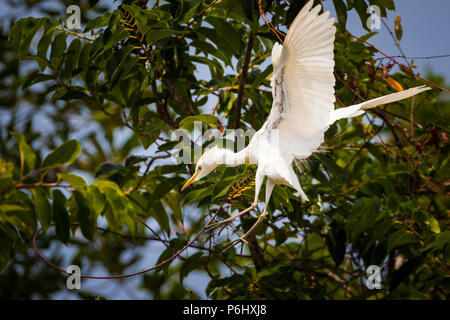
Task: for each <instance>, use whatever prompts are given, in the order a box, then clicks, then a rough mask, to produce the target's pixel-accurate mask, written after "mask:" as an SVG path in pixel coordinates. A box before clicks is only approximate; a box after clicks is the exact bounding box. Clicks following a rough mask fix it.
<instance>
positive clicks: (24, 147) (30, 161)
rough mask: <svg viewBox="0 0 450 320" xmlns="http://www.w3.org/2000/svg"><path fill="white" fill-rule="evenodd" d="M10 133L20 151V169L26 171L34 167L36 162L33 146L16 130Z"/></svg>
mask: <svg viewBox="0 0 450 320" xmlns="http://www.w3.org/2000/svg"><path fill="white" fill-rule="evenodd" d="M11 135H12V136H13V137H14V138H16V141H17V145H18V146H19V153H20V171H21V172H22V173H27V172H29V171H31V170H33V169H34V166H35V164H36V154H35V153H34V150H33V148H31V146H30V145H29V144H27V142H26V141H25V137H24V136H23V135H22V134H20V133H18V132H11Z"/></svg>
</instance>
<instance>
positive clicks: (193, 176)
mask: <svg viewBox="0 0 450 320" xmlns="http://www.w3.org/2000/svg"><path fill="white" fill-rule="evenodd" d="M199 173H200V171H198V170H197V171H195V172H194V174H193V175H192V177H190V178H189V180H188V181H186V183H185V184H184V186H183V188H181V191H183V190H184V189H186V188H187V187H188V186H189V185H190V184H191V183H192V182H194V180H195V178H196V177H197V176H198V174H199Z"/></svg>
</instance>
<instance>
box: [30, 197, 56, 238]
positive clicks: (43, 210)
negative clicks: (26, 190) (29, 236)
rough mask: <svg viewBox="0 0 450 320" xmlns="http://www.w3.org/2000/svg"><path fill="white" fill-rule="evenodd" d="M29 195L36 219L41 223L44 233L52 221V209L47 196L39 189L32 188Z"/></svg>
mask: <svg viewBox="0 0 450 320" xmlns="http://www.w3.org/2000/svg"><path fill="white" fill-rule="evenodd" d="M31 195H32V198H33V202H34V206H35V208H36V214H37V217H38V219H39V222H40V223H41V226H42V230H43V231H44V233H45V232H47V229H48V227H49V226H50V223H51V221H52V207H51V205H50V202H49V201H48V194H47V193H46V192H45V191H44V190H43V189H41V188H32V189H31Z"/></svg>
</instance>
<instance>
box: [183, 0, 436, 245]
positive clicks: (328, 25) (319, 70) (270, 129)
mask: <svg viewBox="0 0 450 320" xmlns="http://www.w3.org/2000/svg"><path fill="white" fill-rule="evenodd" d="M312 5H313V0H310V1H309V2H308V3H307V4H306V5H305V6H304V7H303V8H302V10H301V11H300V12H299V14H298V15H297V17H296V18H295V20H294V21H293V23H292V24H291V26H290V28H289V31H288V33H287V35H286V38H285V42H284V44H283V45H280V44H278V43H275V45H274V47H273V49H272V64H273V77H272V81H271V84H272V94H273V104H272V109H271V111H270V114H269V116H268V118H267V120H266V122H265V123H264V125H263V126H262V128H261V129H260V130H259V131H258V132H256V134H255V135H254V136H253V138H252V140H251V141H250V144H249V145H248V147H247V148H245V149H244V150H242V151H240V152H238V153H234V152H232V151H230V150H226V149H220V148H214V149H212V150H209V151H207V152H205V153H204V154H203V156H202V157H201V158H200V160H199V162H198V163H197V167H196V173H195V174H194V176H193V177H192V178H191V179H190V180H189V181H188V182H187V183H186V184H185V185H184V187H183V189H184V188H185V187H186V186H187V185H189V184H190V183H191V182H193V181H196V180H198V179H200V178H202V177H204V176H206V175H207V174H208V173H209V172H211V171H212V170H214V168H215V167H217V166H218V165H220V164H225V165H227V166H236V165H239V164H242V163H254V164H257V166H258V169H257V171H256V181H255V200H254V202H253V204H252V206H251V207H250V208H247V209H246V210H244V211H241V212H240V213H238V214H237V215H235V216H233V217H231V218H229V219H226V220H225V221H224V222H229V221H231V220H233V219H234V218H236V217H237V216H239V215H241V214H244V213H247V212H249V211H250V210H251V209H253V208H254V207H255V206H256V204H257V201H258V194H259V191H260V188H261V185H262V183H263V179H264V177H267V178H268V179H267V185H266V199H265V200H266V206H265V209H264V211H263V214H262V215H261V216H260V218H259V219H258V221H257V223H255V225H254V226H253V227H252V228H251V229H250V230H249V231H248V232H247V233H246V234H245V235H244V236H243V237H241V238H240V239H241V240H242V239H243V238H245V236H246V235H248V234H249V233H250V232H251V231H252V230H253V229H254V227H255V226H256V225H257V224H258V223H259V222H260V221H261V218H262V217H263V216H264V214H265V212H266V210H267V203H268V201H269V198H270V195H271V192H272V189H273V187H274V185H276V184H285V185H288V186H291V187H293V188H295V189H296V190H297V191H298V192H299V193H300V195H301V197H302V198H303V199H305V200H308V198H307V196H306V194H305V193H304V192H303V190H302V188H301V187H300V183H299V181H298V178H297V175H296V174H295V172H294V169H293V162H294V160H295V159H296V158H299V159H306V158H308V157H309V156H310V155H311V154H312V153H314V152H316V151H317V150H318V148H319V147H320V145H321V144H322V143H323V142H324V134H325V131H326V130H327V129H328V128H329V126H330V125H332V124H333V123H334V122H335V121H337V120H339V119H342V118H349V117H356V116H359V115H361V114H363V113H364V112H365V109H368V108H373V107H376V106H379V105H382V104H386V103H391V102H394V101H398V100H402V99H406V98H408V97H411V96H413V95H416V94H418V93H420V92H423V91H425V90H429V89H430V88H429V87H426V86H420V87H416V88H412V89H408V90H405V91H401V92H397V93H393V94H389V95H386V96H383V97H379V98H376V99H372V100H369V101H365V102H362V103H360V104H357V105H354V106H350V107H346V108H339V109H334V102H335V96H334V85H335V78H334V75H333V69H334V57H333V42H334V38H335V33H336V28H335V27H334V25H333V24H334V19H333V18H330V17H329V15H330V13H329V12H324V13H322V14H320V15H319V12H320V9H321V6H320V5H317V6H316V7H314V8H312Z"/></svg>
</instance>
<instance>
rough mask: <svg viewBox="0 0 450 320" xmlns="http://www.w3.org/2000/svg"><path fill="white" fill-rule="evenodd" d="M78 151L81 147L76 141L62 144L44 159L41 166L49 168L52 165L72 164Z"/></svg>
mask: <svg viewBox="0 0 450 320" xmlns="http://www.w3.org/2000/svg"><path fill="white" fill-rule="evenodd" d="M80 150H81V146H80V143H79V142H78V141H77V140H69V141H67V142H64V143H63V144H62V145H60V146H59V147H58V148H56V149H55V150H53V151H52V152H51V153H50V154H49V155H48V156H47V157H46V158H45V159H44V162H43V164H42V166H43V167H49V166H53V165H62V164H66V163H72V162H74V161H75V159H76V158H77V157H78V154H79V153H80Z"/></svg>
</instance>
